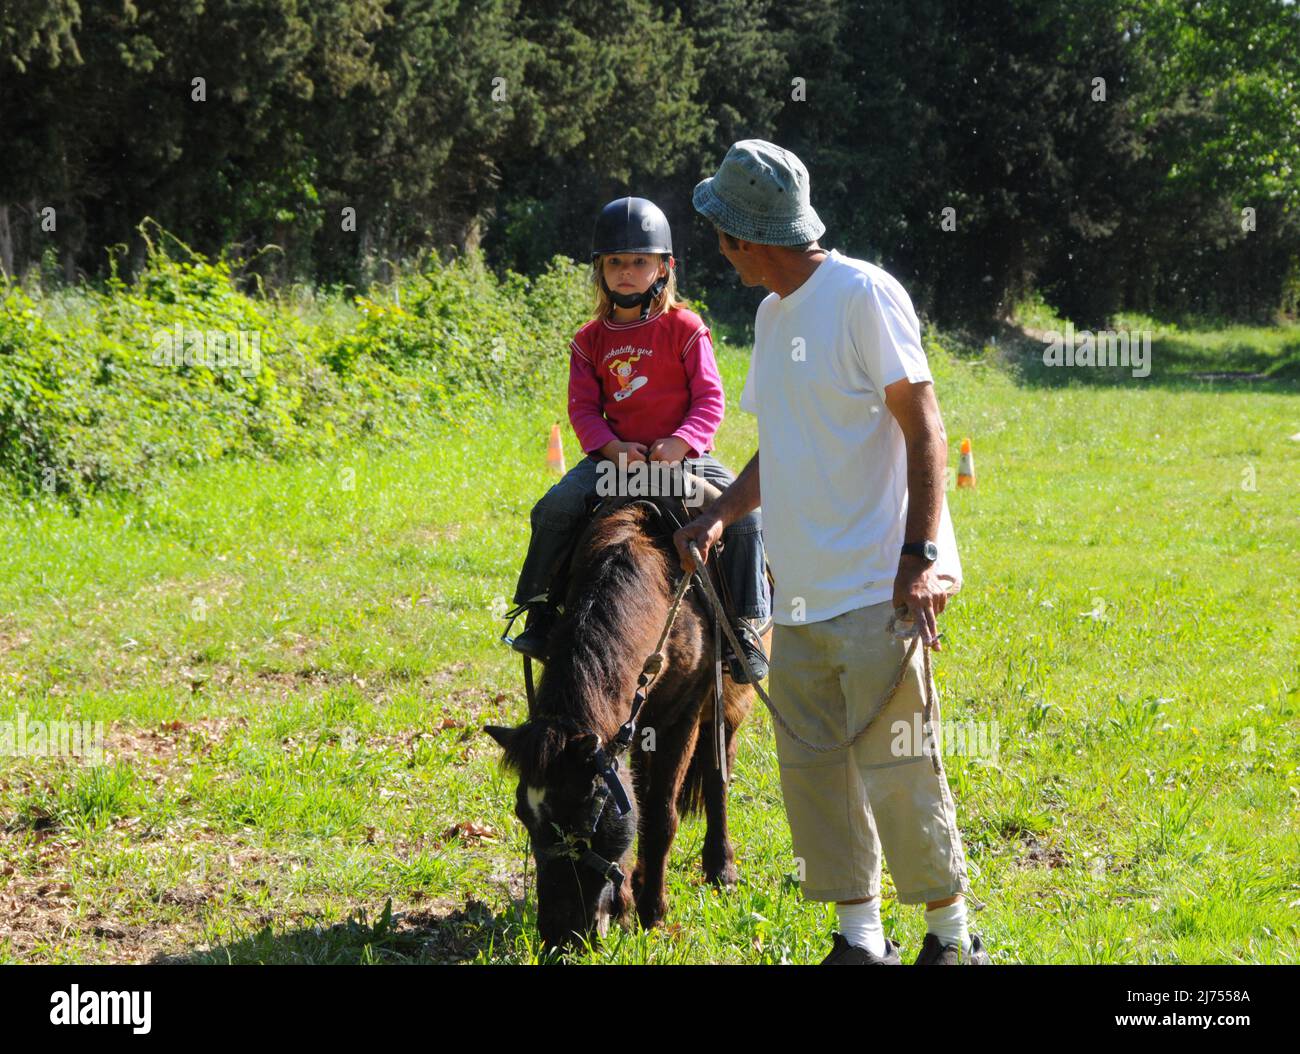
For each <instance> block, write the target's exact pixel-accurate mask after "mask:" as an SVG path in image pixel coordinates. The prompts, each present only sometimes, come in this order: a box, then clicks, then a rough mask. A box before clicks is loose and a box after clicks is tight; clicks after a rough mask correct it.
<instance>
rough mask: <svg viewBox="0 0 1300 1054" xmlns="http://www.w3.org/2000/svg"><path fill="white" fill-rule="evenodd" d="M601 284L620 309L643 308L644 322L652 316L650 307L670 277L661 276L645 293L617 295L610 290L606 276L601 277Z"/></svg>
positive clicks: (642, 316)
mask: <svg viewBox="0 0 1300 1054" xmlns="http://www.w3.org/2000/svg"><path fill="white" fill-rule="evenodd" d="M600 284H601V285H603V286H604V287H605V293H606V295H607V296H608V297H609V298H610V300H612V301H613V302H614V303H615V304H617V305H618V306H619V307H637V306H638V305H639V306H640V308H641V321H642V322H644V321H645V320H646V317H647V316H648V315H649V314H650V305H651V304H653V303H654V302H655V300H656V299H657V298H658V297H659V295H660V294H661V293H662V292H663V291H664V287H665V286H666V285H668V276H667V275H660V276H659V277H658V278H657V279H655V282H654V284H653V285H652V286H650V288H649V289H647V290H646V291H645V292H644V293H616V292H614V290H612V289H610V287H609V283H608V282H606V281H605V276H604V275H603V274H602V275H601V276H600Z"/></svg>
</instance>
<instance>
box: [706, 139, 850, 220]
mask: <svg viewBox="0 0 1300 1054" xmlns="http://www.w3.org/2000/svg"><path fill="white" fill-rule="evenodd" d="M691 200H692V202H693V203H694V205H695V209H696V211H697V212H699V213H701V214H702V215H704V216H705V217H706V218H707V219H708V220H709V221H710V222H712V223H713V225H714V226H716V227H718V228H719V229H720V230H722V231H725V232H726V233H727V234H730V235H731V236H732V237H733V238H739V239H741V240H742V241H747V242H757V243H759V244H761V245H803V244H804V243H805V242H811V241H816V240H817V239H818V238H820V237H821V236H822V235H823V234H825V233H826V225H825V224H824V223H822V221H821V219H820V218H819V217H818V215H817V213H816V211H814V209H813V207H812V205H811V204H810V203H809V200H808V170H807V169H806V168H804V165H803V162H802V161H800V160H799V159H798V158H797V157H795V155H794V154H792V153H791V152H790V151H789V150H785V149H782V148H781V147H779V146H777V145H776V144H775V143H769V142H766V141H764V140H762V139H742V140H741V141H740V142H738V143H733V144H732V146H731V149H730V150H728V151H727V156H726V157H725V158H723V159H722V165H721V167H720V168H719V169H718V171H717V174H716V175H714V176H712V177H710V178H709V179H704V180H701V181H700V182H699V183H698V184H697V185H696V187H695V193H694V194H693V195H692V197H691Z"/></svg>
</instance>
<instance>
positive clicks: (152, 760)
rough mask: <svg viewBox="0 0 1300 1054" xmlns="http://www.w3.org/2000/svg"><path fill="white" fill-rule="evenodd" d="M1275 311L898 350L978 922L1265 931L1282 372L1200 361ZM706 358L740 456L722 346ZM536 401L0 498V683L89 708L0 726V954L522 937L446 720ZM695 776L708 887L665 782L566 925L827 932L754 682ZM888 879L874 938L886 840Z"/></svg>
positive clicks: (540, 430) (711, 953) (691, 953)
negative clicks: (1123, 362)
mask: <svg viewBox="0 0 1300 1054" xmlns="http://www.w3.org/2000/svg"><path fill="white" fill-rule="evenodd" d="M1279 334H1280V336H1279ZM1225 339H1226V340H1227V343H1225ZM1297 342H1300V333H1297V331H1296V330H1295V329H1294V328H1291V329H1290V330H1281V331H1277V330H1274V331H1267V332H1264V331H1257V332H1254V335H1252V331H1240V332H1238V333H1236V334H1235V335H1233V336H1231V338H1230V339H1227V338H1224V337H1223V336H1222V335H1217V334H1196V333H1186V332H1184V333H1179V334H1177V336H1176V339H1175V337H1172V336H1171V337H1167V338H1162V339H1161V340H1159V341H1157V343H1156V346H1155V353H1154V355H1155V366H1156V368H1155V370H1153V373H1152V375H1151V376H1150V377H1148V378H1145V379H1140V380H1139V379H1132V378H1125V377H1122V376H1109V377H1100V376H1089V375H1088V374H1087V373H1086V371H1081V370H1076V371H1073V373H1070V374H1064V373H1061V372H1059V371H1058V372H1057V373H1056V374H1051V373H1049V372H1048V371H1045V370H1044V369H1043V368H1041V366H1038V367H1035V366H1034V364H1033V363H1032V362H1030V363H1029V364H1028V366H1023V365H1021V366H1017V365H1016V364H1015V363H1009V362H1008V361H1007V355H1008V354H1012V355H1014V354H1015V353H1014V352H1011V353H1008V352H1007V351H1006V350H1005V349H1002V350H996V351H995V350H993V349H986V350H984V351H981V350H967V351H964V352H954V353H952V354H948V353H946V352H942V351H938V350H936V351H935V354H934V356H933V364H934V367H935V370H936V376H937V380H938V394H939V399H940V403H941V406H942V408H943V410H944V415H945V420H946V423H947V427H948V432H949V438H950V445H951V447H952V460H953V463H954V464H955V461H956V446H957V442H958V440H960V438H961V437H963V436H970V437H971V438H972V439H973V442H974V449H975V458H976V467H977V471H978V480H979V483H978V487H977V488H976V489H974V490H959V491H953V492H952V493H951V494H950V495H949V500H950V502H951V506H952V512H953V517H954V522H955V524H956V528H957V535H958V541H959V543H960V545H961V548H962V559H963V564H964V569H965V574H966V588H965V590H964V592H963V593H962V594H961V595H960V597H959V598H958V599H957V600H956V602H955V603H954V604H953V605H952V606H951V607H950V608H949V612H948V613H947V614H946V615H945V616H944V617H943V620H942V628H943V629H944V631H945V635H946V636H945V642H946V646H945V648H944V650H943V652H942V653H941V655H940V656H938V657H937V658H936V676H937V679H938V684H939V690H940V693H941V698H942V702H943V707H944V719H945V721H946V722H964V721H980V722H986V723H987V724H986V726H985V727H990V726H991V723H992V722H997V727H998V751H997V755H996V757H994V758H985V757H966V756H951V757H949V758H948V760H947V764H948V770H949V778H950V780H951V783H952V787H953V792H954V795H955V797H956V800H957V806H958V816H959V820H960V825H961V831H962V835H963V838H964V840H965V844H966V847H967V852H968V857H969V864H970V872H971V880H972V886H973V891H974V894H975V896H976V897H977V898H978V899H979V900H980V901H982V902H983V903H984V905H985V907H984V909H983V910H981V911H978V912H976V913H974V914H973V916H972V927H973V928H974V929H975V930H976V931H978V932H980V933H982V934H983V935H984V938H985V942H986V944H987V945H988V947H989V948H990V950H991V951H992V953H993V955H994V957H995V961H1000V962H1027V963H1029V962H1033V963H1039V962H1050V963H1125V962H1142V963H1155V962H1181V963H1203V962H1252V963H1257V962H1295V961H1297V959H1300V955H1298V952H1297V949H1300V929H1298V927H1297V922H1296V919H1297V910H1296V909H1297V908H1300V746H1298V745H1297V742H1298V741H1297V720H1296V718H1297V708H1298V706H1300V696H1298V692H1300V665H1298V663H1300V660H1298V658H1297V656H1298V653H1300V649H1298V648H1297V641H1298V636H1300V635H1298V633H1297V627H1298V626H1300V618H1298V617H1297V612H1296V607H1295V605H1294V603H1293V598H1292V594H1291V588H1292V586H1293V579H1294V576H1295V573H1296V571H1297V570H1300V560H1297V557H1296V551H1297V541H1298V540H1300V530H1298V528H1300V523H1298V522H1297V494H1298V492H1300V442H1296V441H1293V440H1292V438H1291V437H1292V436H1294V435H1296V434H1297V433H1300V401H1298V400H1297V397H1296V387H1295V385H1294V383H1293V382H1291V381H1287V380H1285V379H1283V380H1270V381H1260V382H1253V383H1252V382H1246V381H1238V382H1229V383H1224V382H1205V381H1201V380H1198V379H1197V377H1196V374H1197V372H1198V371H1201V370H1204V369H1210V368H1212V367H1211V366H1210V365H1208V364H1210V363H1213V362H1216V361H1219V358H1218V356H1217V353H1219V352H1222V351H1223V349H1224V348H1225V347H1230V348H1231V349H1232V354H1233V364H1232V365H1231V366H1230V367H1228V368H1230V369H1233V370H1242V371H1252V370H1260V371H1261V372H1262V369H1261V367H1262V366H1266V365H1267V364H1268V363H1270V362H1275V361H1280V360H1281V358H1282V357H1283V356H1285V355H1288V354H1289V355H1292V356H1294V354H1295V348H1296V344H1297ZM1243 349H1244V350H1243ZM720 362H721V365H722V369H723V373H724V378H725V380H726V384H727V392H728V405H729V407H730V408H731V409H730V411H729V416H728V418H727V421H726V423H725V424H724V426H723V430H722V433H721V435H720V442H719V446H720V449H719V456H720V457H721V458H722V460H723V461H724V462H726V463H727V464H729V465H730V466H731V467H732V468H733V469H735V470H739V469H740V467H741V466H742V465H743V463H744V461H745V460H746V458H747V457H748V456H749V454H750V453H751V452H752V451H753V448H754V445H755V442H756V438H755V437H756V427H755V422H754V419H753V418H752V417H749V416H748V415H745V414H742V413H740V412H739V411H738V410H736V409H735V407H736V404H737V400H738V396H739V391H740V387H741V383H742V381H743V377H744V372H745V369H746V366H747V354H746V353H744V352H743V351H742V350H737V349H736V348H724V349H722V350H721V352H720ZM564 405H565V403H564V390H563V386H562V384H560V383H558V382H557V383H555V384H553V385H552V386H551V387H549V388H548V389H547V390H545V391H542V392H540V393H538V395H537V397H536V399H535V400H533V401H532V402H531V403H529V404H528V405H526V406H514V407H506V408H503V409H502V410H501V411H500V412H499V413H498V414H496V415H495V416H494V417H492V418H491V419H483V420H478V421H475V422H474V423H473V425H472V426H466V427H462V428H459V429H455V428H451V427H446V428H444V429H443V430H442V431H439V432H436V433H432V434H428V435H425V436H421V437H418V438H416V439H415V440H414V441H412V442H411V443H410V444H409V445H406V446H394V447H390V448H384V447H381V446H377V445H371V446H368V447H354V448H352V449H350V451H349V452H348V453H347V454H345V455H343V456H340V457H339V458H337V459H335V460H332V461H329V462H327V463H319V462H294V463H271V464H255V463H247V462H241V463H222V464H218V465H215V466H209V467H206V468H203V469H201V470H197V471H191V472H187V473H186V474H184V475H181V476H178V477H176V478H175V479H174V480H173V481H172V482H171V483H170V484H168V485H167V486H166V487H165V488H163V489H160V490H157V491H155V492H152V493H151V494H150V495H149V496H147V497H145V498H139V499H130V500H114V501H109V500H107V499H105V500H104V501H102V502H99V503H97V504H92V505H90V506H89V507H87V508H86V509H85V510H84V511H83V512H82V514H81V515H80V516H74V515H72V514H70V513H69V512H67V511H66V510H64V509H63V508H61V507H58V506H54V505H40V506H37V507H25V508H13V509H11V510H9V511H7V512H4V513H0V520H2V522H0V532H3V538H4V545H3V549H0V722H6V721H8V722H15V721H16V720H17V719H18V715H19V714H20V713H21V714H22V715H23V718H24V720H25V721H26V722H28V723H30V722H34V721H38V720H49V719H56V718H57V719H65V720H75V721H102V722H103V723H104V727H105V730H106V737H105V738H106V743H105V759H104V762H105V763H104V764H103V765H100V766H81V765H79V764H77V763H76V762H75V761H72V760H66V759H53V758H43V757H30V756H19V757H0V814H2V815H0V961H12V962H87V961H89V962H114V961H146V962H147V961H187V962H202V963H225V962H349V963H353V962H460V961H470V962H533V961H537V960H538V957H539V952H538V948H537V945H536V939H535V925H534V912H535V900H534V897H533V894H532V892H531V891H530V894H529V897H528V899H527V901H523V902H521V894H522V892H523V878H524V832H523V829H522V827H520V825H519V824H518V822H517V821H516V820H515V818H514V817H513V815H512V807H513V793H514V781H513V778H512V777H511V776H510V775H509V774H508V773H505V772H503V771H501V770H500V769H499V767H498V764H497V755H498V750H497V748H496V746H495V744H494V743H493V742H492V741H491V740H490V739H489V738H488V737H487V736H486V735H483V734H482V733H481V732H480V731H479V729H480V727H481V726H482V725H483V724H484V723H485V722H493V723H515V722H517V721H518V720H521V719H522V715H523V713H524V709H525V706H524V701H523V697H522V689H521V684H520V677H519V664H518V663H517V662H516V661H515V659H516V656H514V654H513V653H512V652H510V651H509V650H508V649H507V648H506V646H505V645H504V644H501V643H500V642H499V641H498V640H497V637H498V635H499V634H500V632H501V629H502V627H503V623H502V621H501V620H500V618H499V617H498V616H499V614H500V612H501V610H503V609H504V607H505V601H506V600H507V599H508V598H509V597H510V595H511V592H512V590H513V586H514V580H515V575H516V573H517V570H518V567H519V563H520V561H521V559H522V557H523V552H524V548H525V546H526V543H527V532H528V512H529V509H530V508H531V506H532V504H533V502H534V501H535V500H536V499H537V497H538V496H540V494H541V493H542V491H543V490H544V488H545V487H547V486H548V485H549V482H550V478H549V477H548V476H547V475H546V473H545V467H544V464H545V459H544V451H545V443H546V438H547V434H548V431H549V427H550V425H551V423H552V422H553V421H554V420H557V419H562V418H563V417H564ZM566 431H567V427H566ZM566 452H567V455H568V458H569V463H570V464H572V461H573V458H574V456H575V455H576V454H577V450H576V446H575V444H574V442H573V439H572V436H571V435H566ZM778 704H779V700H778ZM731 801H732V811H731V816H732V823H733V828H732V831H733V839H734V842H735V845H736V851H737V857H738V859H737V864H738V866H739V868H740V870H741V875H742V884H741V886H740V887H739V888H738V889H736V890H734V891H733V892H731V893H719V892H717V891H715V890H713V889H711V888H708V887H706V886H704V885H703V884H702V882H701V873H700V865H699V852H700V848H701V843H702V838H703V820H702V819H701V818H694V817H692V818H690V819H688V820H686V821H685V822H684V824H683V827H682V829H681V832H680V834H679V837H678V840H677V843H676V845H675V847H674V850H673V855H672V860H671V871H670V874H671V887H670V890H669V898H670V909H669V920H668V924H667V925H666V926H665V927H664V928H662V929H660V930H657V931H654V932H650V933H646V932H641V931H639V930H633V931H630V932H623V931H620V930H614V931H612V932H611V937H610V938H609V939H608V941H607V942H606V943H605V944H604V945H603V946H601V947H600V948H598V949H596V950H594V951H589V952H588V953H586V954H584V955H579V956H577V957H576V958H578V959H579V960H580V961H591V962H627V963H668V962H682V963H706V962H717V963H721V962H728V963H758V962H765V963H773V962H795V963H802V962H809V961H814V962H815V961H816V960H817V959H819V958H820V957H821V956H822V955H824V954H825V952H826V950H827V949H828V948H829V933H830V930H831V928H832V924H833V912H832V910H831V908H830V906H829V905H822V904H813V903H805V902H804V901H802V899H801V898H800V895H799V891H798V886H797V885H796V884H795V882H794V881H793V879H792V877H791V874H792V869H793V860H792V853H791V847H790V841H789V832H788V828H787V827H786V825H785V818H784V813H783V810H782V805H781V796H780V785H779V780H778V775H777V768H776V760H775V753H774V747H773V739H772V730H771V726H770V721H769V719H768V717H767V715H766V714H765V713H764V712H763V710H762V708H761V706H758V705H757V704H756V710H755V716H754V719H753V720H752V721H751V722H750V723H748V724H747V725H746V726H745V727H744V728H743V729H742V732H741V738H740V749H739V755H738V759H737V764H736V770H735V776H734V781H733V785H732V792H731ZM530 870H531V869H530ZM884 918H885V925H886V932H889V933H892V934H894V935H895V936H896V937H897V938H898V939H899V940H900V941H901V942H902V944H903V951H904V957H905V959H910V958H911V957H912V956H914V955H915V953H916V949H917V948H918V946H919V943H920V939H921V937H922V934H923V929H924V920H923V916H922V913H921V911H920V909H918V908H904V907H900V906H899V905H898V904H896V903H895V902H894V900H893V899H892V886H890V885H889V881H888V869H886V887H885V899H884Z"/></svg>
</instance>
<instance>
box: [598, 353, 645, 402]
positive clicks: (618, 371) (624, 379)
mask: <svg viewBox="0 0 1300 1054" xmlns="http://www.w3.org/2000/svg"><path fill="white" fill-rule="evenodd" d="M653 355H654V351H653V349H651V348H633V347H630V346H624V347H621V348H614V349H613V350H612V351H609V352H606V354H605V362H606V365H607V366H608V368H609V372H610V373H612V374H613V375H614V379H615V380H616V381H618V391H616V392H615V393H614V398H615V399H616V400H617V401H619V402H622V401H623V400H624V399H626V398H627V397H628V396H629V395H631V394H632V393H633V392H635V391H637V390H638V389H639V388H643V387H645V384H646V381H647V380H648V379H649V378H647V377H646V376H645V375H644V374H638V373H637V372H636V370H635V368H634V365H635V363H636V361H637V360H638V359H640V358H641V357H642V356H646V357H653ZM618 356H621V357H618Z"/></svg>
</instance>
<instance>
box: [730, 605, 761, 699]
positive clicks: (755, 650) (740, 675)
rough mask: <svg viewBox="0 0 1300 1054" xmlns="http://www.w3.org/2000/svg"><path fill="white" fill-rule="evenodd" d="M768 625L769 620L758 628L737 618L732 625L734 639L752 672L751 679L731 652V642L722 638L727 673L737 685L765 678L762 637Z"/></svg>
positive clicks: (743, 666)
mask: <svg viewBox="0 0 1300 1054" xmlns="http://www.w3.org/2000/svg"><path fill="white" fill-rule="evenodd" d="M770 624H771V623H770V620H769V621H765V622H764V623H763V625H762V626H758V625H755V623H754V622H753V621H752V620H750V619H747V618H738V619H736V621H735V622H734V623H733V626H734V628H735V630H736V637H737V639H738V640H739V641H740V646H741V648H742V649H744V652H745V658H746V659H748V660H749V668H750V669H751V670H753V671H754V676H753V677H750V675H749V671H748V670H746V669H745V664H744V663H743V662H741V661H740V659H739V658H738V657H737V655H736V653H735V652H734V651H733V650H732V648H731V642H730V641H728V640H727V639H726V638H725V637H724V638H723V641H724V643H725V645H726V647H725V649H724V657H725V658H726V660H727V672H728V673H729V674H731V679H732V680H733V681H735V682H736V683H737V684H753V683H754V682H755V681H761V680H762V679H763V678H764V677H766V676H767V653H766V652H765V651H763V640H762V635H763V633H764V632H765V631H766V630H767V627H768V626H769V625H770Z"/></svg>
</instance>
